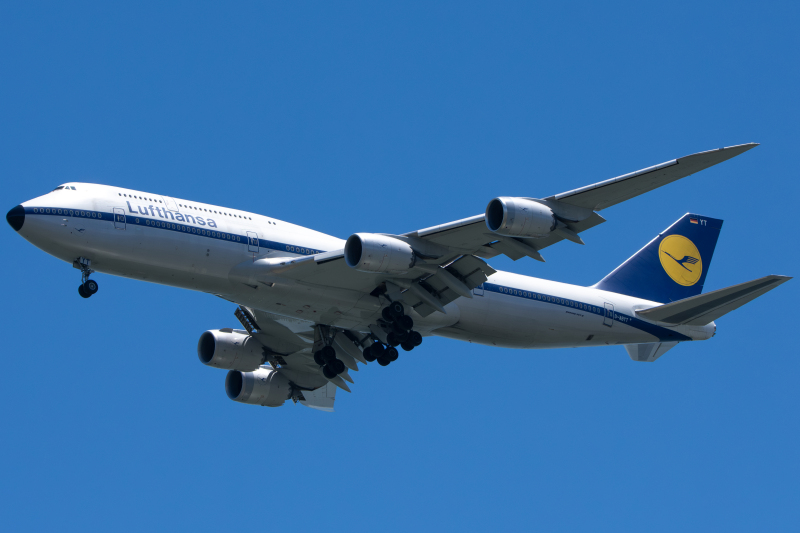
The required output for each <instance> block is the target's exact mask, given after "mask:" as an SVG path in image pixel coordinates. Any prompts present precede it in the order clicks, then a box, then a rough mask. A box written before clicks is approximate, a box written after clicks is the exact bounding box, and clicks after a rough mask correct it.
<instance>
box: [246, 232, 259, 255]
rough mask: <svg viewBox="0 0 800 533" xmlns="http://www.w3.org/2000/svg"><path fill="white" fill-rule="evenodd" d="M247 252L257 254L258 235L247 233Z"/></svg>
mask: <svg viewBox="0 0 800 533" xmlns="http://www.w3.org/2000/svg"><path fill="white" fill-rule="evenodd" d="M247 251H248V252H253V253H258V234H256V232H255V231H248V232H247Z"/></svg>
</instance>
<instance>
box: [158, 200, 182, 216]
mask: <svg viewBox="0 0 800 533" xmlns="http://www.w3.org/2000/svg"><path fill="white" fill-rule="evenodd" d="M161 199H162V200H164V205H165V206H167V209H169V210H170V211H175V212H176V213H177V212H179V211H180V209H178V202H176V201H175V199H174V198H170V197H169V196H162V197H161Z"/></svg>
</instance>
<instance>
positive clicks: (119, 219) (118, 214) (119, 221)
mask: <svg viewBox="0 0 800 533" xmlns="http://www.w3.org/2000/svg"><path fill="white" fill-rule="evenodd" d="M126 223H127V221H126V220H125V210H124V209H123V208H121V207H115V208H114V229H122V230H124V229H125V226H126Z"/></svg>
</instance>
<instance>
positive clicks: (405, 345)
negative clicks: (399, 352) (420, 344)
mask: <svg viewBox="0 0 800 533" xmlns="http://www.w3.org/2000/svg"><path fill="white" fill-rule="evenodd" d="M400 346H401V347H402V348H403V349H404V350H405V351H407V352H410V351H411V350H413V349H414V343H412V342H409V341H406V342H401V343H400Z"/></svg>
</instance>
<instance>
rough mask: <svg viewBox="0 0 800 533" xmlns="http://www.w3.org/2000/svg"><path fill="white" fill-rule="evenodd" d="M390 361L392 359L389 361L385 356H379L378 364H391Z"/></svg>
mask: <svg viewBox="0 0 800 533" xmlns="http://www.w3.org/2000/svg"><path fill="white" fill-rule="evenodd" d="M389 363H391V361H389V360H388V359H386V358H385V357H378V364H379V365H381V366H389Z"/></svg>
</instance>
